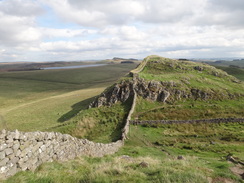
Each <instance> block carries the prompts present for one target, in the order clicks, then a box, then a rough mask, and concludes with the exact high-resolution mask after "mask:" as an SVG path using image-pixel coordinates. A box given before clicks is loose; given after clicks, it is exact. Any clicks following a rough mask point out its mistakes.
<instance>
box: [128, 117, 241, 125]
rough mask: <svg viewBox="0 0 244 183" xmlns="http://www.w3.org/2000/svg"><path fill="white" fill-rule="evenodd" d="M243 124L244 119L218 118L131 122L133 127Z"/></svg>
mask: <svg viewBox="0 0 244 183" xmlns="http://www.w3.org/2000/svg"><path fill="white" fill-rule="evenodd" d="M234 122H236V123H243V122H244V118H216V119H198V120H131V121H130V124H132V125H164V124H165V125H167V124H183V123H192V124H193V123H234Z"/></svg>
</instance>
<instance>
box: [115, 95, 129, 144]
mask: <svg viewBox="0 0 244 183" xmlns="http://www.w3.org/2000/svg"><path fill="white" fill-rule="evenodd" d="M132 102H133V98H132V97H130V98H129V100H127V101H126V102H125V103H123V104H122V106H123V107H124V108H125V109H126V111H127V112H126V115H125V116H124V117H123V120H122V122H121V123H118V124H117V126H116V128H115V130H114V131H113V132H112V133H111V134H110V138H111V141H112V142H116V141H117V140H121V139H122V129H123V128H124V126H125V124H126V119H127V116H128V114H129V112H130V109H131V105H132Z"/></svg>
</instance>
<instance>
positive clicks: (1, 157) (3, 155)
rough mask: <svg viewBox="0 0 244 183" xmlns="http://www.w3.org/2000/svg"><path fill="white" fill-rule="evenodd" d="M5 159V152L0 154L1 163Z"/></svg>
mask: <svg viewBox="0 0 244 183" xmlns="http://www.w3.org/2000/svg"><path fill="white" fill-rule="evenodd" d="M4 158H5V152H4V151H1V152H0V161H1V160H2V159H4Z"/></svg>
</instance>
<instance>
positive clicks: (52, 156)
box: [0, 130, 123, 180]
mask: <svg viewBox="0 0 244 183" xmlns="http://www.w3.org/2000/svg"><path fill="white" fill-rule="evenodd" d="M122 145H123V141H122V140H118V141H117V142H114V143H110V144H102V143H94V142H91V141H88V140H86V139H78V138H74V137H72V136H70V135H67V134H61V133H56V132H19V131H17V130H16V131H13V132H10V131H6V130H2V131H1V132H0V180H1V179H4V178H6V177H9V176H12V175H14V174H15V173H17V172H18V171H21V170H34V169H36V168H37V167H38V166H39V165H40V164H42V163H43V162H51V161H53V160H60V161H64V160H69V159H74V158H75V157H77V156H95V157H101V156H104V155H107V154H113V153H115V152H117V151H118V150H119V148H120V147H121V146H122Z"/></svg>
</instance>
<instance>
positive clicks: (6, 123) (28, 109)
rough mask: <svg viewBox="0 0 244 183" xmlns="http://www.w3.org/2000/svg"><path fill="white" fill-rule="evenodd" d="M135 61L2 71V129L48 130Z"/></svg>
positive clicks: (0, 99) (64, 119)
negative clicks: (83, 66) (99, 65)
mask: <svg viewBox="0 0 244 183" xmlns="http://www.w3.org/2000/svg"><path fill="white" fill-rule="evenodd" d="M134 67H136V65H135V64H111V65H106V66H101V67H91V68H79V69H63V70H37V71H21V72H4V73H0V104H1V105H0V129H3V128H6V129H9V130H14V129H19V130H22V131H35V130H48V129H49V128H53V127H55V126H59V125H60V124H61V123H63V122H64V121H66V120H68V119H70V118H71V117H73V116H75V115H76V114H77V113H78V112H79V111H80V110H82V109H85V108H87V106H88V104H89V102H91V100H92V98H93V97H94V96H96V95H99V94H100V93H101V92H102V91H103V90H104V89H105V88H106V87H107V86H109V85H111V84H113V83H114V82H115V81H116V80H117V79H118V78H120V77H122V76H124V75H125V74H126V73H128V72H129V71H130V70H131V69H133V68H134Z"/></svg>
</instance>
